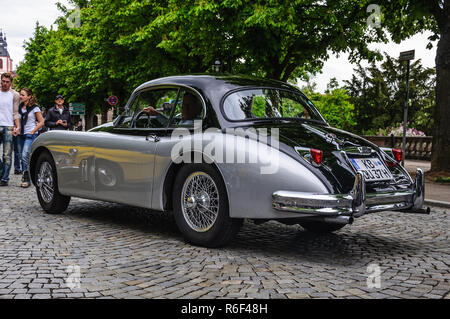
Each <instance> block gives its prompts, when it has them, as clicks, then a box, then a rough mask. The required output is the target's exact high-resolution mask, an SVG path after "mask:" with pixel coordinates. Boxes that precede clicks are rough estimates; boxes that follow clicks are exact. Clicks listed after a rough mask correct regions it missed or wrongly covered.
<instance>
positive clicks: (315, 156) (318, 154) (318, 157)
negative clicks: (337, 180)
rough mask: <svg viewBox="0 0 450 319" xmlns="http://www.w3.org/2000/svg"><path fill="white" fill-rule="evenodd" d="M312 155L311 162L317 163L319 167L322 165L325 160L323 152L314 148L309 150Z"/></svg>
mask: <svg viewBox="0 0 450 319" xmlns="http://www.w3.org/2000/svg"><path fill="white" fill-rule="evenodd" d="M309 152H310V154H311V160H312V161H313V162H314V163H316V164H317V165H320V164H322V160H323V153H322V151H321V150H316V149H314V148H312V149H310V150H309Z"/></svg>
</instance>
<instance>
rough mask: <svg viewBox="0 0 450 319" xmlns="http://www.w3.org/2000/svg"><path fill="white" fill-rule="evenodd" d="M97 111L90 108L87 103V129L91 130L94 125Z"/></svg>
mask: <svg viewBox="0 0 450 319" xmlns="http://www.w3.org/2000/svg"><path fill="white" fill-rule="evenodd" d="M94 116H95V113H94V112H93V110H92V108H88V107H87V105H86V115H85V130H86V131H87V130H90V129H91V128H92V127H93V125H92V124H93V119H94Z"/></svg>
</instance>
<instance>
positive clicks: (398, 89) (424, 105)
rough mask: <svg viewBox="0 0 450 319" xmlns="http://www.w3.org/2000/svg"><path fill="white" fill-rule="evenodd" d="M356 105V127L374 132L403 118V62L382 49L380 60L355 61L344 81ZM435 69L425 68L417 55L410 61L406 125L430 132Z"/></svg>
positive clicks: (404, 68)
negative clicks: (407, 121)
mask: <svg viewBox="0 0 450 319" xmlns="http://www.w3.org/2000/svg"><path fill="white" fill-rule="evenodd" d="M344 82H345V83H346V87H347V90H348V92H349V94H350V96H351V101H352V103H353V104H354V105H355V115H356V122H357V125H356V129H357V131H358V132H360V133H361V134H368V135H370V134H374V132H376V131H378V129H380V128H383V129H384V128H387V127H390V126H393V124H396V123H400V122H402V121H403V107H404V103H405V95H406V65H405V64H404V63H400V62H399V61H398V60H396V59H394V58H392V57H390V56H389V55H387V54H386V53H385V59H384V61H383V63H381V64H380V65H377V64H376V63H371V64H370V65H369V66H368V67H366V68H364V67H362V66H361V64H358V65H357V67H356V69H354V74H353V76H352V78H351V80H348V81H344ZM435 82H436V76H435V70H434V69H433V68H424V67H423V66H422V64H421V61H420V59H419V60H416V61H414V62H413V63H412V64H411V71H410V84H409V98H410V100H409V110H408V118H409V123H410V124H409V126H410V127H415V128H416V129H419V130H421V131H424V132H425V133H426V134H427V135H432V134H433V129H434V127H433V117H432V114H433V111H434V105H435V92H434V89H435Z"/></svg>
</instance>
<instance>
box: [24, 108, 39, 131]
mask: <svg viewBox="0 0 450 319" xmlns="http://www.w3.org/2000/svg"><path fill="white" fill-rule="evenodd" d="M26 111H27V109H26V108H22V112H26ZM40 111H41V109H40V108H39V107H35V108H34V109H33V110H32V111H31V112H30V113H28V120H27V123H26V124H25V127H24V128H23V134H31V131H32V130H33V129H34V128H35V127H36V125H37V124H36V114H35V113H36V112H40ZM36 133H37V132H36Z"/></svg>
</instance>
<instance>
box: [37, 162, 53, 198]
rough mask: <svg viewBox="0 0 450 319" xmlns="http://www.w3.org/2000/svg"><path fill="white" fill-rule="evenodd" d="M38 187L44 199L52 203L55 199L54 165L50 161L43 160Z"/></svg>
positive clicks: (38, 177)
mask: <svg viewBox="0 0 450 319" xmlns="http://www.w3.org/2000/svg"><path fill="white" fill-rule="evenodd" d="M37 187H38V191H39V192H40V194H41V196H42V199H43V200H44V201H45V202H46V203H50V202H51V201H52V199H53V194H54V192H55V189H54V182H53V175H52V167H51V165H50V163H49V162H43V163H42V165H41V167H40V168H39V172H38V176H37Z"/></svg>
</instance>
